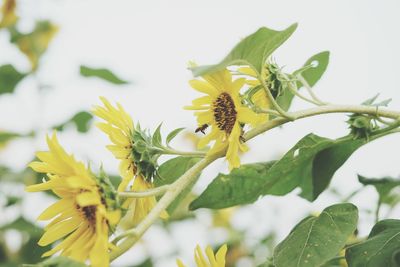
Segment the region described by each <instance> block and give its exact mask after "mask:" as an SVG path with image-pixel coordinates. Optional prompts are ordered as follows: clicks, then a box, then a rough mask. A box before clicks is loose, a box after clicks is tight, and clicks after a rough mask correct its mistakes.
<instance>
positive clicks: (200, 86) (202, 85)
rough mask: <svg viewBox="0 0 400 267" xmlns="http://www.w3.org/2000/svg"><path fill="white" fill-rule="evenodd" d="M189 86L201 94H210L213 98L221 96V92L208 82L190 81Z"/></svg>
mask: <svg viewBox="0 0 400 267" xmlns="http://www.w3.org/2000/svg"><path fill="white" fill-rule="evenodd" d="M189 84H190V86H191V87H192V88H193V89H195V90H197V91H199V92H201V93H205V94H208V95H210V96H212V97H217V96H218V95H219V92H218V91H217V90H216V89H215V88H214V87H213V86H211V85H210V84H209V83H207V82H204V81H200V80H190V81H189Z"/></svg>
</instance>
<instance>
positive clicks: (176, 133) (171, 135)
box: [166, 128, 185, 146]
mask: <svg viewBox="0 0 400 267" xmlns="http://www.w3.org/2000/svg"><path fill="white" fill-rule="evenodd" d="M184 129H185V128H177V129H175V130H173V131H172V132H170V133H169V134H168V136H167V139H166V143H167V146H169V143H170V142H171V141H172V139H174V138H175V136H177V135H178V134H179V133H180V132H182V131H183V130H184Z"/></svg>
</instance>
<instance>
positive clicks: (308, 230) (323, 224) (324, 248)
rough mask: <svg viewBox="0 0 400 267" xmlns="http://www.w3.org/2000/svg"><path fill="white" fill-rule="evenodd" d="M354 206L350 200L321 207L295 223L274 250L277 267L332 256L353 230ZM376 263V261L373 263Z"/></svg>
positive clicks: (307, 265)
mask: <svg viewBox="0 0 400 267" xmlns="http://www.w3.org/2000/svg"><path fill="white" fill-rule="evenodd" d="M357 221H358V211H357V207H356V206H354V205H353V204H350V203H343V204H336V205H333V206H330V207H328V208H326V209H324V210H323V211H322V212H321V214H320V215H319V216H318V217H314V216H310V217H307V218H305V219H303V220H302V221H301V222H300V223H299V224H297V225H296V226H295V227H294V228H293V230H292V231H291V232H290V234H289V235H288V236H287V237H286V238H285V239H284V240H283V241H282V242H281V243H279V244H278V246H277V247H276V248H275V251H274V265H275V266H276V267H292V266H293V267H315V266H320V265H322V264H324V263H325V262H327V261H328V260H330V259H332V258H333V257H334V256H335V255H337V254H338V252H339V251H340V250H341V249H342V248H343V247H344V245H345V244H346V240H347V239H348V237H349V236H350V235H351V234H353V232H354V231H355V230H356V227H357ZM376 266H377V265H376Z"/></svg>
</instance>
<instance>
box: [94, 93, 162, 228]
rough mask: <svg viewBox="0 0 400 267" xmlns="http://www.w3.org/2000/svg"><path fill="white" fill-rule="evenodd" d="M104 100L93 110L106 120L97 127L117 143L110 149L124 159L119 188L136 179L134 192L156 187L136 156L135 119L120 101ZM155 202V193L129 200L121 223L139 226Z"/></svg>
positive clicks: (121, 163)
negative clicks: (134, 157) (138, 166)
mask: <svg viewBox="0 0 400 267" xmlns="http://www.w3.org/2000/svg"><path fill="white" fill-rule="evenodd" d="M100 99H101V101H102V102H103V105H104V107H102V106H95V107H94V109H93V113H94V114H95V115H96V116H97V117H99V118H102V119H103V120H105V122H102V123H98V124H97V127H98V128H99V129H100V130H102V131H103V132H104V133H105V134H107V135H108V137H109V138H110V140H111V142H112V143H113V144H112V145H108V146H107V148H108V149H109V150H110V151H111V152H112V153H113V155H114V156H115V157H116V158H117V159H119V160H120V164H119V173H120V175H121V177H122V181H121V183H120V184H119V186H118V191H119V192H123V191H125V190H126V189H127V187H128V186H129V184H130V183H131V182H132V181H133V184H132V186H131V190H132V191H145V190H147V189H150V188H153V184H152V183H151V182H149V181H147V180H146V179H145V178H144V177H143V175H142V174H141V173H139V172H138V168H137V166H136V165H135V162H134V159H133V154H132V153H133V149H132V147H133V139H132V135H133V131H134V124H133V120H132V118H131V117H130V116H129V114H128V113H127V112H126V111H125V110H124V108H123V107H122V106H121V105H120V104H118V103H117V106H116V107H114V106H112V105H111V104H110V102H108V100H107V99H106V98H104V97H101V98H100ZM155 204H156V198H155V197H154V196H152V197H144V198H135V199H132V198H131V199H128V200H126V201H125V202H124V204H123V207H125V208H129V211H128V212H127V215H126V216H125V218H124V219H123V222H122V223H121V224H122V225H123V226H125V227H128V226H127V225H129V227H130V226H131V225H132V224H133V225H136V224H137V223H138V222H140V221H141V220H142V219H143V218H144V217H145V216H146V215H147V214H148V213H149V212H150V210H151V209H152V208H153V207H154V205H155ZM167 217H168V215H167V214H166V212H163V213H162V214H161V218H167ZM128 222H129V223H128Z"/></svg>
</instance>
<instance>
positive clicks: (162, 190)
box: [118, 184, 170, 198]
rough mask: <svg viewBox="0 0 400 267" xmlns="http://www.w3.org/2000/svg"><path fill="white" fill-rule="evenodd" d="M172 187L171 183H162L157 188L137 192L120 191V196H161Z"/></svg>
mask: <svg viewBox="0 0 400 267" xmlns="http://www.w3.org/2000/svg"><path fill="white" fill-rule="evenodd" d="M169 187H170V185H169V184H167V185H162V186H159V187H156V188H152V189H149V190H146V191H136V192H132V191H129V192H118V195H119V196H120V197H133V198H140V197H151V196H160V195H162V194H164V193H165V192H166V191H167V190H168V188H169Z"/></svg>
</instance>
